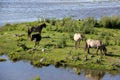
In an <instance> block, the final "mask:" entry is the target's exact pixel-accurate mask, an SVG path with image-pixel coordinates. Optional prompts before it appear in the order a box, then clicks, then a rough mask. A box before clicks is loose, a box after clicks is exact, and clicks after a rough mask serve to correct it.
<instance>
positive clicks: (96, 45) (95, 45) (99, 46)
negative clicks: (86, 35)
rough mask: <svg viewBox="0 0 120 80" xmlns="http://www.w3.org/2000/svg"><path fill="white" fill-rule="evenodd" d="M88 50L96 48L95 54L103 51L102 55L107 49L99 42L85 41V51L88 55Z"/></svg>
mask: <svg viewBox="0 0 120 80" xmlns="http://www.w3.org/2000/svg"><path fill="white" fill-rule="evenodd" d="M89 48H96V49H97V51H96V54H97V53H98V50H100V51H101V54H102V51H103V53H104V55H105V54H106V52H107V49H106V47H105V45H104V44H102V41H101V40H93V39H87V41H86V45H85V50H87V52H88V53H90V51H89Z"/></svg>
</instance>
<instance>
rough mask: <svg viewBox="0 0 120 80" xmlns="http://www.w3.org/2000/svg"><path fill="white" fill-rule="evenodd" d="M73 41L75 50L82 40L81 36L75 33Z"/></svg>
mask: <svg viewBox="0 0 120 80" xmlns="http://www.w3.org/2000/svg"><path fill="white" fill-rule="evenodd" d="M73 39H74V41H75V47H76V48H77V47H79V46H80V41H81V40H82V39H83V36H82V35H81V34H80V33H75V34H74V37H73Z"/></svg>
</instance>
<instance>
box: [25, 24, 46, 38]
mask: <svg viewBox="0 0 120 80" xmlns="http://www.w3.org/2000/svg"><path fill="white" fill-rule="evenodd" d="M46 26H47V25H46V24H45V23H43V24H41V25H38V26H33V27H31V28H28V32H27V33H28V37H30V36H31V33H32V32H39V34H41V31H42V29H43V28H46Z"/></svg>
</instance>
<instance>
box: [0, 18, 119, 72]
mask: <svg viewBox="0 0 120 80" xmlns="http://www.w3.org/2000/svg"><path fill="white" fill-rule="evenodd" d="M42 23H46V24H47V27H46V28H44V29H43V30H42V33H41V35H42V40H41V41H40V45H39V46H37V47H34V41H31V40H30V38H28V37H27V29H28V27H31V26H36V25H38V24H42ZM76 32H77V33H81V34H82V35H84V39H83V41H81V43H80V48H78V49H76V48H75V47H74V40H73V35H74V33H76ZM33 34H34V33H33ZM88 38H92V39H100V40H102V41H103V43H104V44H105V46H106V48H107V54H106V56H103V55H101V54H100V52H98V55H96V54H95V52H96V49H90V52H91V54H87V51H85V50H84V47H85V41H86V39H88ZM43 50H44V51H43ZM0 55H6V56H8V57H9V59H10V60H11V61H14V62H16V61H19V60H26V61H30V63H31V64H32V65H34V66H35V67H42V66H48V65H51V64H52V65H55V66H56V67H60V66H63V67H79V68H84V69H98V70H108V71H117V72H119V71H120V16H112V17H107V16H104V17H101V19H100V20H95V19H94V18H93V17H88V18H86V19H79V20H74V19H72V18H71V17H66V18H63V19H61V20H59V19H55V18H53V19H44V20H41V19H38V20H37V21H34V22H24V23H14V24H9V23H7V24H6V25H4V26H2V27H0ZM86 57H87V58H86ZM78 73H79V70H78Z"/></svg>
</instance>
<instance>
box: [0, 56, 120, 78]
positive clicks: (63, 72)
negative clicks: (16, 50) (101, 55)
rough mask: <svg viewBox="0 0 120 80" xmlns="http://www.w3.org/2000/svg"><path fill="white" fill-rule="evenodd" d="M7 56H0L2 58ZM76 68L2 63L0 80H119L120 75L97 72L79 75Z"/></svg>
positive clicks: (92, 71) (85, 72)
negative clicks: (36, 78)
mask: <svg viewBox="0 0 120 80" xmlns="http://www.w3.org/2000/svg"><path fill="white" fill-rule="evenodd" d="M1 57H3V58H6V59H7V57H6V56H0V58H1ZM75 70H76V68H63V67H60V68H56V67H54V66H53V65H50V66H47V67H45V66H44V67H42V68H35V67H33V66H32V65H31V64H30V63H29V62H25V61H18V62H11V61H9V60H8V59H7V61H6V62H0V80H31V79H33V78H34V79H35V77H36V76H40V78H41V80H119V79H120V74H113V75H112V74H110V73H109V72H103V71H97V70H81V74H80V75H78V74H77V73H76V72H75Z"/></svg>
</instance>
